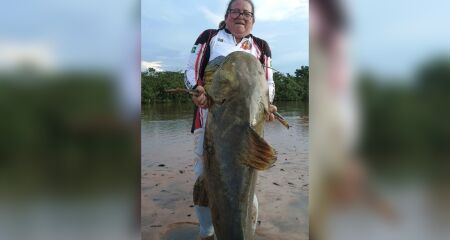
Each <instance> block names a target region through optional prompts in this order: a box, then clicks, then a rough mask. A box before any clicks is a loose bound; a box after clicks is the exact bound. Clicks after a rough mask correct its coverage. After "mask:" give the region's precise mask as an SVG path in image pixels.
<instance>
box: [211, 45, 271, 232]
mask: <svg viewBox="0 0 450 240" xmlns="http://www.w3.org/2000/svg"><path fill="white" fill-rule="evenodd" d="M211 64H217V70H216V71H214V73H213V74H212V81H210V82H207V83H206V85H205V89H206V92H207V94H208V98H209V100H210V108H209V113H208V117H207V121H206V130H205V141H204V161H205V162H204V166H205V169H204V177H205V180H206V181H205V184H206V190H207V194H208V198H209V206H210V208H211V214H212V220H213V225H214V230H215V234H216V237H217V239H218V240H241V239H254V228H253V224H254V223H255V221H256V216H255V215H256V213H255V209H254V208H253V197H254V193H255V184H256V176H257V170H264V169H267V168H270V167H271V166H272V165H273V163H274V162H275V160H276V156H275V151H274V150H273V149H272V147H271V146H269V144H267V143H266V141H264V139H263V138H262V135H263V130H264V121H265V112H267V111H268V104H269V99H268V87H267V81H266V79H265V75H264V69H263V67H262V65H261V63H260V62H259V61H258V60H257V59H256V58H255V57H254V56H253V55H251V54H248V53H245V52H233V53H231V54H229V55H228V56H227V57H225V58H222V59H219V60H218V61H212V62H211ZM207 70H208V69H207Z"/></svg>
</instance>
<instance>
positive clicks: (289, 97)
mask: <svg viewBox="0 0 450 240" xmlns="http://www.w3.org/2000/svg"><path fill="white" fill-rule="evenodd" d="M141 76H142V78H141V102H142V103H143V104H146V103H155V102H188V101H190V98H189V97H187V96H186V95H185V94H171V93H166V92H165V90H166V89H170V88H185V86H184V80H183V79H184V74H183V73H181V72H169V71H166V72H157V71H155V69H153V68H149V70H148V72H146V73H142V75H141ZM273 77H274V81H275V88H276V94H275V99H274V101H275V102H277V101H305V102H306V101H308V97H309V94H308V91H309V67H308V66H301V67H300V69H297V70H295V74H294V75H290V74H289V73H288V74H281V73H278V72H274V76H273Z"/></svg>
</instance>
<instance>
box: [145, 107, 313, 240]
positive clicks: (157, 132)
mask: <svg viewBox="0 0 450 240" xmlns="http://www.w3.org/2000/svg"><path fill="white" fill-rule="evenodd" d="M276 105H277V107H278V111H279V113H280V114H281V115H283V116H284V117H285V118H286V120H287V121H288V122H289V124H290V125H291V126H292V127H291V128H290V129H286V128H285V127H284V126H283V125H281V124H280V123H278V122H277V121H274V122H270V123H267V124H266V126H265V133H264V138H265V139H266V141H267V142H268V143H269V144H270V145H272V146H273V147H274V148H275V149H276V151H277V155H278V160H277V162H276V165H275V167H273V168H271V169H269V170H268V171H262V172H260V173H259V179H258V183H257V193H256V194H257V195H258V199H259V203H260V209H262V210H261V211H260V214H259V216H260V217H259V220H260V224H259V226H258V230H257V233H258V236H259V238H258V239H264V240H268V239H308V214H307V206H308V184H309V182H308V142H309V141H308V138H309V132H308V128H309V127H308V105H307V104H304V103H296V102H286V103H277V104H276ZM192 115H193V105H192V103H187V104H154V105H145V106H143V107H142V115H141V144H142V148H141V149H142V153H141V154H142V210H141V211H142V231H143V237H144V238H143V239H144V240H149V239H160V238H161V237H162V236H164V235H165V234H167V233H168V231H169V230H170V231H169V232H170V233H171V234H172V231H175V232H174V234H176V231H177V230H176V229H175V230H173V229H170V228H169V227H170V226H173V224H174V223H176V222H192V221H196V220H197V219H196V217H195V214H194V211H193V208H192V186H193V184H194V181H195V179H194V173H193V171H192V168H193V156H194V153H193V147H194V142H193V136H192V134H191V132H190V130H191V124H192ZM171 224H172V225H171ZM180 231H183V229H180ZM158 234H159V235H158Z"/></svg>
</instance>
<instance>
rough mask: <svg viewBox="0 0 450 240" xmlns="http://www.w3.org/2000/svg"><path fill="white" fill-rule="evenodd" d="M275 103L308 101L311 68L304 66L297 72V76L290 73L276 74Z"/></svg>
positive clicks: (274, 76)
mask: <svg viewBox="0 0 450 240" xmlns="http://www.w3.org/2000/svg"><path fill="white" fill-rule="evenodd" d="M273 78H274V81H275V89H276V94H275V100H274V101H275V102H276V101H306V102H307V101H308V98H309V93H308V91H309V67H308V66H302V67H301V68H300V69H297V70H295V76H292V75H290V74H289V73H288V74H286V75H283V74H281V73H278V72H275V73H274V75H273Z"/></svg>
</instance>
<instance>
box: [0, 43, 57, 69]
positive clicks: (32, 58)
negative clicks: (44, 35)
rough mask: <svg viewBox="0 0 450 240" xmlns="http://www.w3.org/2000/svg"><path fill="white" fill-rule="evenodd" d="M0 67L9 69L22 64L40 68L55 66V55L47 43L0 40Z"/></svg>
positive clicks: (52, 67)
mask: <svg viewBox="0 0 450 240" xmlns="http://www.w3.org/2000/svg"><path fill="white" fill-rule="evenodd" d="M0 52H1V53H2V54H0V69H11V68H16V67H21V66H23V65H26V66H31V67H34V68H37V69H42V70H51V69H54V68H55V66H56V60H55V59H56V56H55V54H54V52H53V51H52V49H51V48H50V47H49V45H48V44H45V43H38V42H31V43H18V42H12V41H10V42H7V41H2V42H0Z"/></svg>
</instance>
